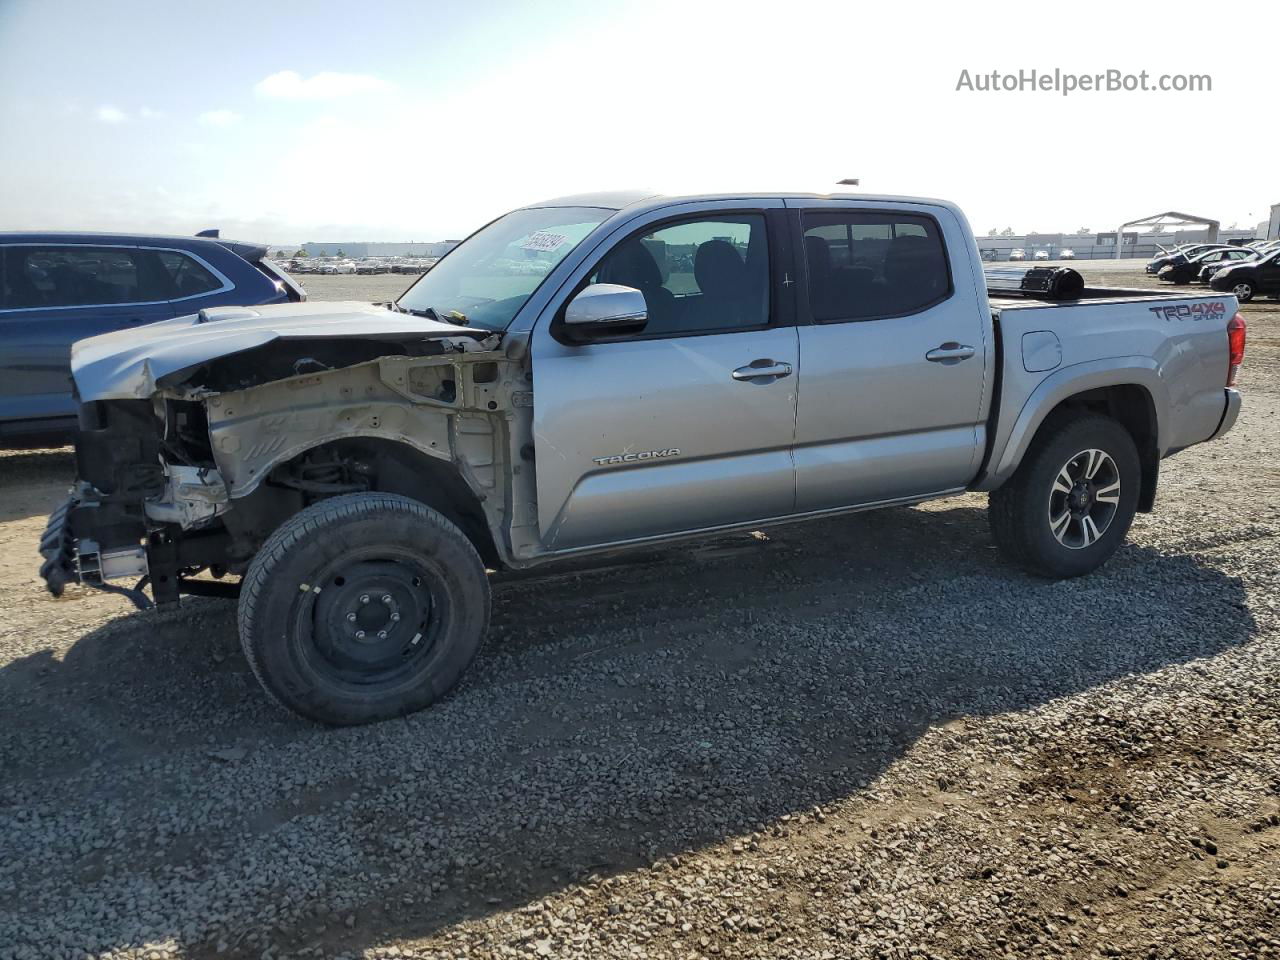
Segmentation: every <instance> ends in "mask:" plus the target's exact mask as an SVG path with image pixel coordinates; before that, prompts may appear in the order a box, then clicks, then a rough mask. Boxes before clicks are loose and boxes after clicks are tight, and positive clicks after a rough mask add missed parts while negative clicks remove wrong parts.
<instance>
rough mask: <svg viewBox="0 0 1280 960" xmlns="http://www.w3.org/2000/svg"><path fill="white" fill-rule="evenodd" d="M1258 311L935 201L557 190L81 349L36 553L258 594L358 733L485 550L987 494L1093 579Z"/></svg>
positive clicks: (383, 705)
mask: <svg viewBox="0 0 1280 960" xmlns="http://www.w3.org/2000/svg"><path fill="white" fill-rule="evenodd" d="M989 288H990V289H989ZM1236 310H1237V305H1236V301H1235V299H1234V298H1233V297H1231V296H1229V295H1217V296H1174V297H1170V296H1164V295H1161V293H1160V292H1158V291H1140V290H1132V291H1114V290H1096V289H1091V288H1088V287H1084V286H1083V282H1082V281H1081V280H1080V277H1079V275H1078V274H1074V273H1072V272H1071V271H1063V270H1058V269H1054V268H1051V267H1044V268H1036V269H1027V268H1018V269H1017V270H1015V272H1013V273H1009V272H1008V269H1007V268H1006V270H1004V271H993V274H992V276H991V278H990V283H988V277H987V276H986V275H985V274H984V272H983V266H982V261H981V258H980V255H979V252H978V248H977V246H976V245H975V243H974V239H973V235H972V233H971V232H970V229H969V226H968V223H967V222H966V220H965V218H964V215H963V214H962V213H961V212H960V211H959V210H958V209H957V208H956V207H955V206H953V205H952V204H949V203H944V202H939V201H934V200H918V199H910V198H903V197H875V196H812V195H779V194H769V195H759V196H744V195H727V196H702V197H679V198H675V197H658V196H645V195H635V194H608V195H591V196H579V197H570V198H565V199H560V200H552V201H548V202H546V203H539V204H534V205H532V206H529V207H525V208H523V209H520V210H516V211H514V212H512V213H509V214H506V215H505V216H503V217H500V218H498V219H497V220H495V221H493V222H492V223H490V224H488V225H487V226H485V227H483V228H482V229H480V230H479V231H477V232H476V233H475V234H473V235H472V236H471V237H470V238H469V239H468V240H466V241H465V242H464V243H462V244H461V245H460V246H459V247H457V248H456V249H455V250H453V251H452V252H451V253H450V254H449V255H448V256H446V257H444V258H443V259H442V260H441V261H440V262H439V263H438V264H436V265H435V266H434V267H433V268H432V269H431V270H430V271H429V272H428V273H426V274H425V275H423V276H422V277H421V279H419V280H418V281H417V282H416V283H415V284H414V285H413V286H412V287H410V288H409V289H408V290H407V291H406V292H405V293H404V294H403V295H402V296H401V297H400V298H399V299H398V300H397V301H395V302H394V303H387V304H375V305H370V304H361V303H317V302H314V301H313V302H308V303H296V304H282V305H277V306H262V307H250V308H243V309H242V308H217V309H209V310H204V311H202V312H201V313H199V314H198V315H195V316H189V317H183V318H179V319H175V320H170V321H166V322H163V323H159V324H155V325H152V326H149V327H147V328H145V329H142V330H131V331H126V332H120V333H113V334H107V335H105V336H101V337H95V338H93V339H90V340H85V341H81V342H80V343H78V344H77V345H76V347H75V350H74V353H73V369H74V378H75V384H76V389H77V391H78V396H79V399H80V402H81V406H80V432H79V435H78V438H77V443H76V457H77V468H78V473H79V480H78V481H77V484H76V486H75V487H74V488H73V490H72V492H71V495H70V498H69V499H68V501H67V503H66V504H65V505H64V506H63V507H62V508H60V509H59V510H58V511H57V512H56V513H55V514H54V516H53V517H52V518H51V519H50V522H49V527H48V529H47V531H46V534H45V537H44V540H43V542H42V544H41V549H42V553H43V554H44V557H45V563H44V566H43V568H42V572H43V575H44V577H45V579H46V581H47V582H48V585H49V588H50V589H51V590H52V591H53V592H54V593H55V594H57V593H59V592H61V590H62V589H63V586H64V585H65V584H66V583H68V582H75V581H78V582H81V583H85V584H89V585H92V586H96V587H99V588H101V589H108V590H114V591H116V592H119V593H123V594H125V595H127V596H129V597H130V598H132V599H133V600H134V601H135V602H136V603H138V604H139V605H140V606H145V605H147V604H149V603H150V600H149V599H148V598H147V597H146V595H145V593H144V590H145V589H146V588H147V587H148V586H149V588H150V591H151V594H152V596H153V597H154V600H155V602H157V603H165V602H173V601H176V600H177V599H178V598H179V596H180V595H182V594H203V595H232V596H234V595H238V596H239V627H240V635H241V640H242V643H243V647H244V651H245V654H246V656H247V658H248V661H249V663H250V664H251V665H252V667H253V669H254V671H255V672H256V674H257V676H258V677H259V679H260V680H261V681H262V684H263V686H264V687H265V688H266V689H267V690H268V691H269V692H270V694H271V695H272V696H273V697H275V698H276V699H277V700H278V701H279V702H280V703H282V704H283V705H285V706H286V707H289V708H291V709H293V710H295V711H297V712H299V713H301V714H303V715H305V716H307V717H311V718H313V719H316V720H320V721H324V722H328V723H335V724H346V723H361V722H366V721H371V720H377V719H381V718H385V717H391V716H396V715H400V714H404V713H408V712H410V711H413V710H418V709H420V708H422V707H425V706H427V705H428V704H430V703H431V702H432V701H434V700H436V699H437V698H439V697H440V696H442V695H443V694H444V693H445V692H446V691H448V690H449V689H450V688H451V687H452V686H453V685H454V684H455V683H456V681H457V680H458V678H459V676H460V675H461V674H462V672H463V671H464V670H465V668H466V667H467V665H468V664H469V663H470V662H471V660H472V659H473V657H474V656H475V654H476V651H477V649H478V647H479V645H480V643H481V640H482V637H483V634H484V632H485V627H486V622H487V619H488V610H489V590H488V580H487V570H490V569H501V568H523V567H529V566H532V565H535V564H541V563H545V562H550V561H555V560H557V559H560V558H564V557H577V556H581V555H584V554H603V553H606V552H609V551H616V550H619V549H623V548H627V547H632V546H636V545H644V544H653V543H655V542H658V541H667V540H672V539H676V538H682V537H691V536H701V535H706V534H709V533H716V532H719V531H725V530H731V529H735V528H748V529H749V528H752V527H755V526H758V525H761V524H776V523H780V522H784V521H789V520H798V519H816V520H819V522H820V521H821V518H823V517H826V516H830V515H832V514H836V513H841V512H846V511H852V510H865V509H869V508H873V507H881V506H887V505H890V504H910V503H918V502H920V501H923V500H928V499H931V498H936V497H945V496H948V495H950V494H956V493H960V492H961V491H966V490H978V491H989V492H990V505H991V509H990V517H991V529H992V532H993V535H994V537H995V540H996V542H997V543H998V544H999V545H1000V546H1001V548H1002V549H1003V550H1004V552H1005V554H1006V555H1007V556H1008V557H1009V558H1011V559H1012V560H1014V561H1016V562H1017V563H1019V564H1021V565H1022V566H1024V567H1025V568H1026V569H1028V570H1030V571H1032V572H1033V573H1035V574H1038V575H1043V576H1049V577H1070V576H1077V575H1080V574H1084V573H1088V572H1089V571H1091V570H1093V569H1095V568H1096V567H1098V566H1099V565H1100V564H1102V563H1103V562H1104V561H1105V560H1106V559H1107V558H1108V557H1109V556H1111V554H1112V553H1113V552H1114V551H1115V550H1116V549H1117V547H1118V546H1119V544H1120V542H1121V541H1122V540H1123V539H1124V537H1125V534H1126V532H1127V531H1128V529H1129V525H1130V522H1131V521H1132V519H1133V516H1134V512H1135V511H1138V510H1143V511H1149V510H1151V509H1152V505H1153V503H1154V501H1155V495H1156V483H1157V477H1158V472H1159V467H1160V462H1161V460H1162V459H1164V458H1165V457H1167V456H1169V455H1171V454H1173V453H1176V452H1177V451H1179V450H1182V449H1184V448H1186V447H1188V446H1190V445H1192V444H1195V443H1201V442H1203V441H1206V440H1212V439H1213V438H1215V437H1217V436H1220V435H1221V434H1223V433H1225V432H1226V431H1227V430H1229V429H1230V428H1231V426H1232V424H1233V423H1234V422H1235V419H1236V415H1237V413H1238V411H1239V408H1240V397H1239V394H1238V393H1237V392H1236V391H1235V390H1234V389H1233V388H1232V385H1233V383H1234V381H1235V374H1236V369H1237V368H1238V366H1239V364H1240V362H1241V360H1242V357H1243V352H1244V324H1243V321H1242V320H1241V319H1240V318H1239V316H1238V315H1237V312H1236ZM135 580H136V581H137V584H136V585H133V582H134V581H135ZM122 581H123V582H122Z"/></svg>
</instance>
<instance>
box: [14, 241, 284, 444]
mask: <svg viewBox="0 0 1280 960" xmlns="http://www.w3.org/2000/svg"><path fill="white" fill-rule="evenodd" d="M212 233H213V232H212V231H211V232H210V234H205V235H202V236H197V237H149V236H132V235H129V234H102V233H0V441H3V440H9V439H11V438H15V437H35V436H43V435H46V434H58V433H63V432H66V431H70V430H73V429H74V428H75V424H76V404H75V401H74V400H73V399H72V397H71V370H70V354H71V344H73V343H75V342H76V341H77V340H83V339H84V338H85V337H93V336H97V335H98V334H100V333H109V332H110V331H112V330H120V329H122V328H125V327H134V326H137V325H139V324H147V323H155V322H156V321H158V320H168V319H169V318H171V317H181V316H186V315H188V314H192V313H196V312H198V311H200V310H202V309H204V308H205V307H219V306H228V305H236V306H249V305H253V304H259V303H286V302H288V301H291V300H305V299H306V294H305V293H303V291H302V288H301V287H299V286H298V285H297V284H296V283H294V281H293V280H291V279H290V278H289V276H288V275H287V274H286V273H285V272H284V271H283V270H281V269H280V268H279V267H277V266H276V265H275V264H274V263H272V262H271V261H270V260H269V259H267V256H266V254H267V248H266V247H265V246H263V245H260V244H256V243H241V242H238V241H234V240H222V239H219V238H218V237H217V236H216V235H211V234H212Z"/></svg>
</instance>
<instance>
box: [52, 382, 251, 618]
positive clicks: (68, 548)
mask: <svg viewBox="0 0 1280 960" xmlns="http://www.w3.org/2000/svg"><path fill="white" fill-rule="evenodd" d="M164 406H165V407H166V408H167V409H166V412H167V413H168V417H167V418H163V417H162V418H157V416H156V413H155V409H154V405H153V403H152V402H151V401H145V400H99V401H91V402H88V403H84V404H82V405H81V407H80V423H79V430H78V432H77V435H76V444H75V450H76V476H77V480H76V483H75V486H74V487H73V488H72V489H71V491H70V493H69V495H68V497H67V500H66V501H65V502H64V503H63V504H62V506H60V507H59V508H58V509H57V510H56V511H54V513H53V514H52V516H50V518H49V523H48V525H47V526H46V528H45V533H44V536H43V537H42V538H41V542H40V553H41V555H42V556H43V557H44V563H43V564H42V565H41V568H40V574H41V576H42V577H43V578H44V580H45V583H46V584H47V585H48V588H49V591H50V592H51V593H52V594H53V595H54V596H61V595H62V592H63V589H64V588H65V587H66V585H67V584H68V583H83V584H85V585H87V586H91V587H95V588H97V589H100V590H107V591H110V592H112V593H120V594H123V595H124V596H127V597H129V599H130V600H132V601H133V603H134V604H135V605H136V606H138V607H139V608H145V607H147V606H149V605H150V601H149V600H148V599H147V597H146V594H145V593H144V592H143V590H144V588H145V587H146V586H147V585H148V584H151V585H152V587H153V592H154V593H155V595H156V598H157V599H158V600H159V599H169V598H171V597H174V596H176V589H177V586H178V583H177V579H178V577H180V575H181V570H182V567H183V561H185V565H186V566H189V567H192V568H196V567H205V566H207V563H205V562H204V560H205V558H207V557H208V556H209V555H210V549H209V547H210V544H209V542H208V535H206V537H204V538H202V537H201V536H200V531H201V529H202V528H211V527H212V525H213V524H212V521H213V520H214V519H215V518H216V517H218V516H219V515H220V514H221V513H222V512H223V511H225V510H226V507H227V503H228V497H227V488H226V485H225V484H224V483H223V482H222V478H221V476H220V474H219V473H218V471H217V469H216V467H213V466H211V465H196V464H184V463H181V462H177V458H176V457H175V456H174V454H175V452H176V451H178V450H182V449H190V447H191V441H190V439H183V436H184V434H185V435H187V436H188V437H190V431H191V430H192V429H196V428H198V427H196V426H195V425H193V424H191V423H189V422H188V421H189V420H195V421H196V424H200V423H203V417H202V415H201V413H202V411H201V408H200V405H199V404H185V405H182V406H183V407H185V408H186V409H184V410H181V411H179V410H178V409H176V407H177V405H175V404H172V403H169V404H165V405H164ZM197 436H198V435H197ZM197 444H198V441H197ZM205 446H206V448H207V441H206V442H205ZM166 452H167V453H168V457H166ZM179 456H181V457H182V458H184V459H185V458H186V455H185V454H181V455H179ZM170 530H182V531H184V532H187V531H189V532H190V533H191V534H193V535H194V536H191V537H185V536H184V537H183V538H182V539H183V542H184V544H185V546H186V548H187V550H186V551H179V550H178V549H177V548H176V545H175V544H174V543H173V542H172V537H171V536H170V534H169V533H168V531H170ZM213 539H215V540H216V539H219V538H218V535H217V534H216V533H214V534H213ZM192 549H194V553H192V555H190V556H187V557H183V556H182V553H183V552H191V550H192ZM215 550H216V548H215ZM153 557H154V558H155V559H154V560H153ZM153 566H154V567H156V568H158V573H157V575H156V577H155V578H154V579H153V577H152V575H151V570H152V567H153ZM111 581H125V582H128V581H134V584H133V586H124V585H122V584H121V583H118V582H116V583H113V582H111Z"/></svg>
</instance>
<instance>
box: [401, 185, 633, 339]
mask: <svg viewBox="0 0 1280 960" xmlns="http://www.w3.org/2000/svg"><path fill="white" fill-rule="evenodd" d="M612 213H613V211H612V210H600V209H596V208H592V207H544V208H541V209H535V210H516V211H515V212H513V213H508V214H507V215H506V216H505V217H500V218H499V219H497V220H495V221H493V223H491V224H489V225H488V226H487V227H485V228H484V229H483V230H480V231H479V232H478V233H475V234H473V235H472V236H471V237H469V238H468V239H467V240H465V241H464V242H463V243H462V245H461V246H459V247H457V248H456V249H454V250H451V251H450V252H449V255H448V256H446V257H444V258H443V259H442V260H441V261H440V262H439V263H437V264H436V265H435V266H434V267H432V268H431V269H430V270H428V271H427V272H426V273H424V274H423V275H422V279H420V280H419V281H418V282H417V283H415V284H414V285H413V286H412V287H410V288H409V289H408V290H406V291H405V292H404V293H403V294H402V295H401V296H400V299H399V300H398V301H396V302H397V304H398V305H399V307H400V308H401V309H402V310H410V311H412V312H414V313H421V314H423V315H425V316H433V315H434V317H435V318H436V319H439V320H444V321H446V322H448V323H457V324H460V325H464V326H468V327H480V328H482V329H484V330H505V329H506V327H507V324H509V323H510V322H511V318H512V317H514V316H515V315H516V312H517V311H518V310H519V309H520V308H521V307H522V306H524V304H525V301H527V300H528V299H529V297H531V296H532V295H533V291H535V290H536V289H538V285H539V284H540V283H542V281H543V279H544V278H545V277H546V275H547V274H548V273H550V272H551V271H552V269H554V268H555V266H556V264H558V263H559V262H560V261H561V260H563V259H564V258H565V257H566V256H568V255H569V252H570V251H571V250H573V248H574V247H576V246H577V245H578V244H579V243H581V242H582V240H583V238H584V237H586V235H587V234H588V233H590V232H591V231H592V229H594V228H595V226H596V225H597V224H598V223H600V222H601V221H602V220H604V219H606V218H607V217H609V216H611V215H612Z"/></svg>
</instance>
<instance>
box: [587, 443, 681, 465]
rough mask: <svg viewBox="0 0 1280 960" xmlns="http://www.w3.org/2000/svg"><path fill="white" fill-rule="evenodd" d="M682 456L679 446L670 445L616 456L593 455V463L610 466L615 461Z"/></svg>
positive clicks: (633, 461) (629, 461) (624, 461)
mask: <svg viewBox="0 0 1280 960" xmlns="http://www.w3.org/2000/svg"><path fill="white" fill-rule="evenodd" d="M678 456H680V448H679V447H668V448H667V449H666V450H646V451H644V453H620V454H618V455H617V456H614V457H592V458H591V462H592V463H598V464H600V466H602V467H604V466H609V465H612V464H615V463H635V462H636V461H637V460H657V459H659V458H661V457H678Z"/></svg>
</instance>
